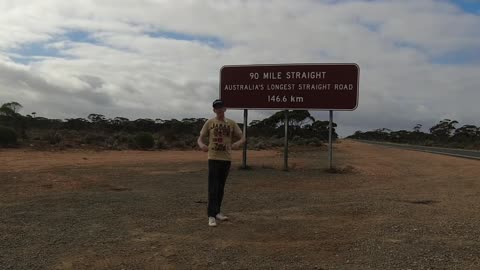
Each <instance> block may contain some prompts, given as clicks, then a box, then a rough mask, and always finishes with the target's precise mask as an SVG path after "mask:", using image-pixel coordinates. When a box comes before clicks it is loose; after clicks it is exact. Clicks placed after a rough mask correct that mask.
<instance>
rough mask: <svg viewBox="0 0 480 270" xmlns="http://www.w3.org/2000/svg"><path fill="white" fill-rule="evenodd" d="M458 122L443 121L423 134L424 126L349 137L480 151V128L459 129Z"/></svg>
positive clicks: (383, 129) (363, 133) (379, 130)
mask: <svg viewBox="0 0 480 270" xmlns="http://www.w3.org/2000/svg"><path fill="white" fill-rule="evenodd" d="M458 125H459V122H458V121H457V120H451V119H443V120H441V121H440V122H438V123H437V124H435V125H434V126H432V127H430V128H429V129H428V131H429V132H428V133H425V132H422V131H421V129H422V127H423V126H422V125H421V124H417V125H415V126H414V127H413V128H412V130H398V131H393V130H390V129H387V128H380V129H376V130H372V131H367V132H362V131H356V132H355V133H354V134H353V135H351V136H349V137H347V138H351V139H359V140H373V141H384V142H393V143H408V144H416V145H424V146H439V147H455V148H465V149H480V127H477V126H475V125H470V124H467V125H463V126H460V127H458V128H457V126H458Z"/></svg>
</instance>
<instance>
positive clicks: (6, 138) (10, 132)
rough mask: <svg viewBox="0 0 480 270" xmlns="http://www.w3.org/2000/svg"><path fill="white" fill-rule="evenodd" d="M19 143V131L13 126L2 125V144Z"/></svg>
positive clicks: (0, 132)
mask: <svg viewBox="0 0 480 270" xmlns="http://www.w3.org/2000/svg"><path fill="white" fill-rule="evenodd" d="M16 143H17V133H16V132H15V130H14V129H13V128H9V127H4V126H0V146H9V145H14V144H16Z"/></svg>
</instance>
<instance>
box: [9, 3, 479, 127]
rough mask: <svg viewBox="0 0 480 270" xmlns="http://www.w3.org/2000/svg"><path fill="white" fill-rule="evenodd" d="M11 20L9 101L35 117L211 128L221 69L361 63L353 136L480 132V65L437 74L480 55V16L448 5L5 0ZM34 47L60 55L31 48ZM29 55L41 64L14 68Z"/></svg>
mask: <svg viewBox="0 0 480 270" xmlns="http://www.w3.org/2000/svg"><path fill="white" fill-rule="evenodd" d="M332 2H333V3H336V4H332ZM0 9H1V10H2V16H1V17H0V69H1V70H2V72H1V73H0V82H1V84H0V97H1V100H0V102H3V101H4V102H7V101H10V100H16V101H18V102H20V103H22V104H23V105H24V107H25V110H27V111H26V112H25V113H29V112H30V111H36V112H37V115H44V116H48V117H58V118H64V117H86V116H87V115H88V113H93V112H95V113H103V114H105V115H107V116H108V117H115V116H126V117H130V118H136V117H150V118H164V119H165V118H183V117H208V116H209V115H211V110H210V102H211V101H212V100H213V99H214V98H216V97H217V96H218V79H219V78H218V77H219V69H220V67H221V66H223V65H226V64H255V63H287V62H356V63H358V64H359V65H360V67H361V78H360V105H359V107H358V109H357V110H356V111H353V112H341V113H337V114H336V115H335V117H336V119H335V120H336V121H338V122H339V124H340V126H339V129H340V132H341V133H343V134H342V135H348V134H347V133H348V132H350V131H351V130H356V129H367V128H375V127H390V128H393V129H397V128H411V127H413V125H415V124H416V122H422V123H424V124H425V125H429V124H433V122H434V121H438V120H441V118H442V117H444V116H446V115H450V116H455V117H456V119H457V120H459V121H461V122H465V123H467V122H468V123H473V124H480V123H479V122H478V119H477V118H475V115H479V114H480V106H477V104H476V102H477V101H478V100H480V92H478V91H477V90H478V89H479V88H480V79H479V77H478V74H480V55H479V54H478V53H477V54H476V55H475V53H473V54H472V55H473V57H477V58H478V59H468V57H467V59H466V60H470V62H469V63H461V62H460V63H450V64H449V63H448V61H443V62H446V63H443V64H435V63H436V62H437V63H438V62H442V61H441V60H442V57H444V55H445V54H450V55H451V54H453V55H455V54H457V55H459V57H463V58H465V57H464V56H462V53H465V52H475V50H476V49H477V48H479V47H480V16H478V15H473V14H467V13H464V12H462V11H461V10H460V9H459V8H457V7H455V6H454V5H453V4H450V3H449V2H447V1H434V0H423V1H418V0H416V1H414V0H405V1H393V0H389V1H387V0H386V1H314V0H301V1H286V0H282V1H272V0H270V1H240V0H228V1H193V0H191V1H159V0H157V1H154V0H143V1H83V0H82V1H59V0H58V1H55V0H49V1H6V0H4V1H1V0H0ZM71 31H75V32H73V33H83V35H85V36H88V39H87V40H75V35H74V34H71V33H72V32H71ZM86 33H87V34H86ZM149 33H160V34H161V33H163V34H161V35H151V34H149ZM175 35H177V36H175ZM189 36H190V37H192V38H188V37H189ZM169 37H170V38H169ZM175 37H177V38H180V37H182V38H180V39H183V40H178V39H175ZM71 39H73V40H71ZM190 39H192V40H190ZM208 39H213V40H214V43H213V45H212V44H208V43H207V42H206V40H208ZM219 42H221V43H223V44H225V46H224V47H222V46H219V45H220V44H218V43H219ZM32 43H36V44H37V45H38V46H40V47H42V46H44V47H45V48H47V49H50V50H53V51H57V53H56V54H55V55H50V56H45V55H37V56H35V55H32V54H35V53H36V52H35V50H30V51H28V50H25V49H22V48H28V46H29V44H32ZM25 46H27V47H25ZM26 51H28V53H26ZM22 54H23V55H22ZM25 54H27V55H25ZM22 57H23V58H24V59H23V60H25V58H26V59H27V60H28V59H30V60H32V61H31V62H28V63H27V64H25V65H22V64H19V63H15V61H14V60H17V61H18V59H21V58H22ZM439 59H440V61H439ZM231 113H233V114H230V115H233V118H234V119H236V120H238V121H241V115H242V113H241V112H239V111H235V112H231ZM268 113H270V112H269V111H256V112H251V113H250V116H251V117H250V118H251V119H254V118H258V117H263V116H264V115H265V114H268ZM314 115H316V116H321V117H322V118H326V114H325V113H321V112H315V113H314ZM342 127H345V128H343V131H342Z"/></svg>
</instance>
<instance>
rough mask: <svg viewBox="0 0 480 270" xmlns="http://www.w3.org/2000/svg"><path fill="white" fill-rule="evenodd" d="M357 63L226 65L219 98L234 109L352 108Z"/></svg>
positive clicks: (354, 101) (356, 93)
mask: <svg viewBox="0 0 480 270" xmlns="http://www.w3.org/2000/svg"><path fill="white" fill-rule="evenodd" d="M359 72H360V69H359V67H358V65H357V64H286V65H246V66H224V67H222V69H221V70H220V97H221V99H222V100H223V101H224V102H225V105H226V107H227V108H232V109H255V110H263V109H267V110H268V109H272V110H275V109H280V110H283V109H292V110H333V111H353V110H355V109H356V108H357V106H358V88H359V79H358V78H359Z"/></svg>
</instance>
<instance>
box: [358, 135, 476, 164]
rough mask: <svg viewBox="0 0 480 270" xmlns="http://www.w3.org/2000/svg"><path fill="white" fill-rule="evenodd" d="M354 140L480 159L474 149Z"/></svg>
mask: <svg viewBox="0 0 480 270" xmlns="http://www.w3.org/2000/svg"><path fill="white" fill-rule="evenodd" d="M355 141H357V142H363V143H368V144H377V145H382V146H387V147H395V148H402V149H407V150H415V151H422V152H428V153H434V154H441V155H449V156H455V157H461V158H468V159H476V160H480V151H474V150H463V149H455V148H440V147H428V146H417V145H408V144H397V143H384V142H375V141H364V140H355Z"/></svg>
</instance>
